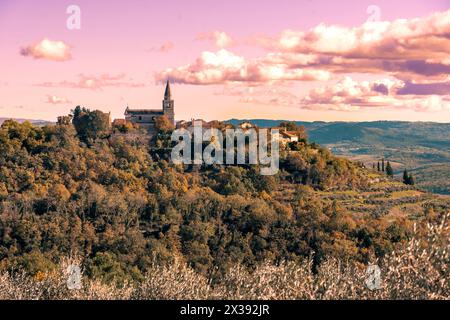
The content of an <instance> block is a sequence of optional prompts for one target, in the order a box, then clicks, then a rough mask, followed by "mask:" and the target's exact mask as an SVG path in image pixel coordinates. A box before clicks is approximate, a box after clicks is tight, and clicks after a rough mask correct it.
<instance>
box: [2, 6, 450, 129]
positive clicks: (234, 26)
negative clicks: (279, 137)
mask: <svg viewBox="0 0 450 320" xmlns="http://www.w3.org/2000/svg"><path fill="white" fill-rule="evenodd" d="M449 75H450V0H428V1H423V0H407V1H402V0H395V1H393V0H387V1H386V0H371V1H366V0H341V1H336V0H330V1H325V0H315V1H311V0H246V1H242V0H227V1H217V0H191V1H186V0H165V1H154V0H152V1H143V0H141V1H138V0H128V1H101V0H99V1H92V0H71V1H63V0H40V1H32V0H0V117H14V118H28V119H43V120H50V121H55V119H56V117H57V116H59V115H64V114H68V113H69V112H70V110H71V109H73V108H74V107H75V106H77V105H81V106H85V107H88V108H90V109H99V110H102V111H105V112H111V114H112V117H113V118H123V117H124V116H123V112H124V110H125V108H126V107H127V106H129V107H130V108H151V109H155V108H160V107H161V100H162V98H163V93H164V83H165V81H166V80H167V79H169V80H170V82H171V84H172V95H173V98H174V100H175V118H176V119H177V120H181V119H191V118H201V119H205V120H213V119H218V120H225V119H230V118H241V119H242V118H250V119H251V118H253V119H256V118H259V119H261V118H265V119H286V120H303V121H315V120H321V121H373V120H405V121H437V122H450V76H449Z"/></svg>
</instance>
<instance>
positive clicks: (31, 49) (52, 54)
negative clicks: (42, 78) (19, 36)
mask: <svg viewBox="0 0 450 320" xmlns="http://www.w3.org/2000/svg"><path fill="white" fill-rule="evenodd" d="M70 51H71V47H70V46H69V45H67V44H66V43H64V42H63V41H52V40H49V39H47V38H45V39H42V40H41V41H39V42H37V43H35V44H32V45H29V46H27V47H23V48H21V49H20V54H21V55H23V56H25V57H32V58H34V59H46V60H53V61H66V60H70V59H71V58H72V55H71V52H70Z"/></svg>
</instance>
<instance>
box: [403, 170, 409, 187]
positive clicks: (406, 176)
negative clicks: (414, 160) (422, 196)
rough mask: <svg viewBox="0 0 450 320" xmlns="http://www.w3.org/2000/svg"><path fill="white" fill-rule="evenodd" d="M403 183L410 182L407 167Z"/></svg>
mask: <svg viewBox="0 0 450 320" xmlns="http://www.w3.org/2000/svg"><path fill="white" fill-rule="evenodd" d="M403 183H404V184H409V176H408V171H407V170H406V169H405V171H403Z"/></svg>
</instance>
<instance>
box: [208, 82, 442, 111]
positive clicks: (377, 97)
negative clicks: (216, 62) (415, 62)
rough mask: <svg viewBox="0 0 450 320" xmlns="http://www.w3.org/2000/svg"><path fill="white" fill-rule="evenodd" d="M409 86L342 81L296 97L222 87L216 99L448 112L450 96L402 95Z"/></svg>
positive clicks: (321, 107)
mask: <svg viewBox="0 0 450 320" xmlns="http://www.w3.org/2000/svg"><path fill="white" fill-rule="evenodd" d="M408 85H410V84H408V83H404V82H403V81H401V80H396V79H388V78H386V79H380V80H376V81H359V82H358V81H355V80H353V79H352V78H350V77H344V78H342V79H340V80H339V81H337V82H336V83H334V84H330V85H327V86H322V87H318V88H314V89H311V90H310V91H309V92H308V93H307V94H305V95H303V96H297V95H295V94H293V93H292V92H290V91H289V90H286V87H280V86H276V87H248V88H246V87H242V86H225V87H224V88H223V90H221V91H216V92H215V94H217V95H227V96H236V97H238V101H239V102H241V103H252V104H259V105H267V106H272V107H274V106H282V107H297V108H302V109H306V110H330V111H343V112H352V111H359V110H364V109H390V110H392V109H410V110H414V111H417V112H439V111H444V110H450V95H445V96H439V95H436V94H430V95H420V94H416V93H411V94H403V93H400V92H401V91H402V90H405V88H407V87H408Z"/></svg>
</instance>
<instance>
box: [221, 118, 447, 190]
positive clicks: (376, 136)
mask: <svg viewBox="0 0 450 320" xmlns="http://www.w3.org/2000/svg"><path fill="white" fill-rule="evenodd" d="M246 120H247V121H250V122H252V123H254V124H256V125H258V126H259V127H274V126H277V125H278V124H279V123H280V122H282V121H285V120H265V119H246ZM242 121H244V120H239V119H231V120H228V121H227V122H229V123H232V124H239V123H240V122H242ZM295 122H296V123H297V124H298V125H303V126H305V128H306V129H307V131H308V135H309V140H310V141H314V142H317V143H319V144H322V145H324V146H326V147H328V148H329V149H331V150H332V151H333V152H334V153H335V154H338V155H342V156H346V157H349V158H351V159H354V160H358V161H362V162H364V163H365V164H366V165H367V166H371V165H372V164H373V163H375V162H376V161H378V160H379V159H380V158H382V157H384V158H386V159H387V160H389V161H391V162H393V167H394V170H395V172H396V174H398V175H400V174H401V172H402V171H403V169H405V168H407V169H408V170H411V172H412V173H413V174H414V175H415V176H416V178H417V179H416V180H417V182H418V184H419V185H420V186H421V187H423V188H425V189H427V190H429V191H432V192H435V193H442V194H450V123H436V122H406V121H373V122H323V121H315V122H305V121H295Z"/></svg>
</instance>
